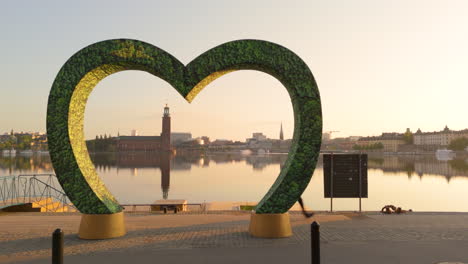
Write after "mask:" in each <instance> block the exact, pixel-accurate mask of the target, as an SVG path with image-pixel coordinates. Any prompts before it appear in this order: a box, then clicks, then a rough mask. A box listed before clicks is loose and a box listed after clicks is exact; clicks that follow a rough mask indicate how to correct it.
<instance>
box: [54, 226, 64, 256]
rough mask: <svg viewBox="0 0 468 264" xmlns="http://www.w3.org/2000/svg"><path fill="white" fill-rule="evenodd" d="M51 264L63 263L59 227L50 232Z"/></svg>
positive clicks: (61, 236) (61, 235) (61, 239)
mask: <svg viewBox="0 0 468 264" xmlns="http://www.w3.org/2000/svg"><path fill="white" fill-rule="evenodd" d="M52 264H63V232H62V230H60V229H56V230H55V231H54V233H52Z"/></svg>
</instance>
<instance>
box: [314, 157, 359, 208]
mask: <svg viewBox="0 0 468 264" xmlns="http://www.w3.org/2000/svg"><path fill="white" fill-rule="evenodd" d="M323 173H324V180H323V184H324V196H325V198H330V211H331V212H333V198H359V212H361V211H362V204H361V198H367V197H368V193H367V154H362V153H359V154H333V153H331V154H324V155H323Z"/></svg>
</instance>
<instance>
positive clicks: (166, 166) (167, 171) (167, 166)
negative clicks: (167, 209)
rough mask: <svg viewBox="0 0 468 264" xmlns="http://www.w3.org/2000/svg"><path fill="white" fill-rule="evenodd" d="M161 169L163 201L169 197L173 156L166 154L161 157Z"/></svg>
mask: <svg viewBox="0 0 468 264" xmlns="http://www.w3.org/2000/svg"><path fill="white" fill-rule="evenodd" d="M159 168H160V169H161V189H162V193H163V199H167V197H168V196H169V185H170V183H171V155H170V154H167V153H164V154H162V155H161V158H160V164H159Z"/></svg>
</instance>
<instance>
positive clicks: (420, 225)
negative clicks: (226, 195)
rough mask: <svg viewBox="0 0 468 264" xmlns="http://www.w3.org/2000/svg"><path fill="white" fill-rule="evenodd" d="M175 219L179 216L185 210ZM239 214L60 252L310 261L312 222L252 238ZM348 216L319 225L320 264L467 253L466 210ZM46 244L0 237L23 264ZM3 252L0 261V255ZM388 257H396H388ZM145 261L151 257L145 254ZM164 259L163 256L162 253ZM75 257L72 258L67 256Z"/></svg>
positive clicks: (77, 243)
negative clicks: (284, 234)
mask: <svg viewBox="0 0 468 264" xmlns="http://www.w3.org/2000/svg"><path fill="white" fill-rule="evenodd" d="M177 217H181V218H183V217H184V215H179V216H177ZM208 217H210V216H208ZM213 217H215V216H213ZM239 219H240V220H234V221H220V222H214V223H207V224H196V225H184V226H173V227H171V226H169V227H161V228H134V229H133V230H129V232H128V234H127V235H126V236H125V237H123V238H117V239H111V240H98V241H85V240H80V239H78V238H77V236H76V234H68V235H66V237H65V254H66V255H67V256H74V258H71V263H79V259H80V256H82V257H85V256H86V258H87V261H92V257H93V256H95V259H96V261H97V262H96V263H99V261H102V256H104V255H105V256H109V254H111V255H112V254H114V255H116V256H117V255H118V256H122V257H120V258H119V259H118V260H116V261H117V262H118V261H119V260H122V261H123V259H125V257H123V256H124V255H122V254H127V253H128V255H132V256H135V254H137V255H139V256H141V257H142V258H144V256H146V255H148V254H150V253H151V254H161V256H167V258H168V259H167V261H168V262H167V263H177V262H171V259H170V258H169V256H172V255H175V256H174V259H176V257H177V256H176V255H178V254H179V255H181V256H182V255H184V256H186V257H187V258H193V259H192V260H193V261H192V262H193V263H205V262H206V263H211V262H209V261H207V260H206V259H203V260H200V261H199V262H197V261H196V259H197V258H199V257H200V256H198V255H197V256H195V255H194V254H208V256H209V255H210V254H212V255H213V257H215V256H217V255H223V256H229V254H234V255H235V256H237V254H245V256H246V257H253V255H255V252H265V254H267V255H270V256H275V254H280V253H281V252H288V254H293V255H294V254H296V255H297V256H296V257H295V258H298V259H299V260H301V261H300V262H301V263H310V260H309V261H307V260H306V259H307V258H308V257H309V253H310V249H309V248H310V222H311V221H310V220H307V221H306V220H304V219H303V218H302V216H301V215H299V214H295V215H294V214H293V215H291V221H292V225H293V232H294V235H293V236H292V237H290V238H285V239H261V238H254V237H251V236H250V235H249V234H248V232H247V228H248V223H249V220H248V218H247V217H244V216H240V218H239ZM350 219H351V220H348V221H333V222H321V228H320V229H321V241H322V242H321V243H322V249H323V251H324V256H325V257H324V258H325V259H327V262H322V263H344V262H342V259H343V258H342V257H340V255H339V254H336V253H335V254H332V252H336V251H337V252H342V254H343V255H346V254H348V255H351V256H353V254H354V255H356V256H355V257H357V258H359V257H362V256H360V255H362V254H364V255H365V254H368V253H366V251H369V249H370V250H371V251H370V255H371V256H372V254H374V255H375V256H374V257H375V258H377V259H378V254H381V255H382V257H385V256H387V258H388V259H390V260H387V262H385V261H381V263H407V262H405V261H401V260H398V256H399V255H401V257H402V258H407V259H411V257H413V258H414V259H416V260H417V259H418V254H424V256H422V255H421V259H424V261H422V262H417V261H416V262H412V263H439V262H443V261H448V260H450V259H447V258H449V257H450V256H453V257H454V258H456V259H454V260H456V261H459V262H460V261H463V262H460V263H464V262H466V263H468V250H466V248H467V246H468V214H464V213H410V214H405V215H380V214H376V213H368V214H366V215H361V216H356V215H352V217H350ZM319 221H320V220H319ZM50 244H51V239H50V237H48V236H47V237H46V236H36V237H31V238H25V239H19V240H8V239H6V240H5V239H4V240H0V262H11V261H12V260H24V261H28V262H27V263H46V262H45V258H46V257H48V256H50ZM25 247H27V248H28V250H27V251H25V250H24V248H25ZM412 247H414V250H413V249H412ZM387 248H394V249H395V250H396V251H395V252H393V253H389V254H387V253H386V250H387ZM252 249H255V251H252ZM436 249H437V250H439V251H437V252H446V253H447V254H446V255H444V254H440V253H437V252H436ZM187 250H189V251H187ZM206 250H208V251H206ZM239 250H241V251H239ZM406 251H407V252H406ZM157 252H160V253H157ZM175 252H178V253H175ZM233 252H237V253H233ZM239 252H240V253H239ZM249 252H250V253H249ZM294 252H296V253H294ZM357 252H360V253H357ZM421 252H422V253H421ZM151 254H150V255H151ZM431 254H433V255H434V256H432V255H431ZM192 255H193V256H192ZM2 256H3V258H1V257H2ZM393 257H395V258H394V259H393ZM15 258H16V259H15ZM148 258H150V257H149V255H148ZM162 258H163V259H164V257H162ZM233 258H234V257H233ZM293 258H294V256H293ZM34 259H36V260H34ZM73 259H74V260H75V262H73V261H72V260H73ZM276 259H278V261H279V259H280V257H279V256H278V257H275V258H273V257H272V260H271V261H269V262H268V263H275V260H276ZM370 259H372V258H370ZM98 260H99V261H98ZM364 260H365V258H364ZM426 260H427V261H429V262H427V261H426ZM41 261H42V262H41ZM119 263H125V262H119ZM229 263H237V262H229ZM243 263H250V262H243ZM252 263H254V262H252ZM278 263H281V262H278ZM348 263H376V262H366V261H364V262H362V261H361V262H348Z"/></svg>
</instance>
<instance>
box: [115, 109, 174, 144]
mask: <svg viewBox="0 0 468 264" xmlns="http://www.w3.org/2000/svg"><path fill="white" fill-rule="evenodd" d="M133 135H135V136H133ZM117 149H118V151H146V152H170V151H171V116H170V114H169V107H168V106H167V105H166V107H164V114H163V117H162V132H161V136H137V132H136V130H132V136H118V137H117Z"/></svg>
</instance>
